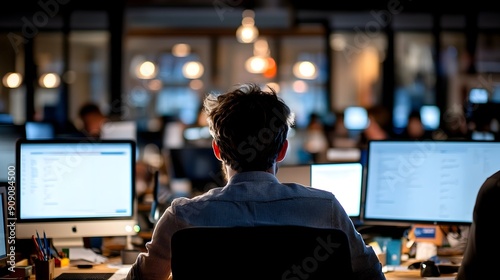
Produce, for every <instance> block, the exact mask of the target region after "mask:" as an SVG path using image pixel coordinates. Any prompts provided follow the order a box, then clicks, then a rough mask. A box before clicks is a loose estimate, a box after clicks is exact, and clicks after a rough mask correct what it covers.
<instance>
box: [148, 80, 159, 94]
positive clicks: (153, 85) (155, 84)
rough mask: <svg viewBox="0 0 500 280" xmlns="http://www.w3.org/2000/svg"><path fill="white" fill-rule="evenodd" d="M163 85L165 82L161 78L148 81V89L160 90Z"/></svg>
mask: <svg viewBox="0 0 500 280" xmlns="http://www.w3.org/2000/svg"><path fill="white" fill-rule="evenodd" d="M162 86H163V83H162V82H161V80H159V79H154V80H151V81H149V82H148V89H149V90H152V91H159V90H160V89H161V88H162Z"/></svg>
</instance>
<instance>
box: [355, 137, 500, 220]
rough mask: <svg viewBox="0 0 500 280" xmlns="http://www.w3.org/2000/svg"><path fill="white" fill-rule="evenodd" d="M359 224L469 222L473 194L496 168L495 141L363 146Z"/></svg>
mask: <svg viewBox="0 0 500 280" xmlns="http://www.w3.org/2000/svg"><path fill="white" fill-rule="evenodd" d="M368 145H369V146H368V163H367V166H366V186H365V188H366V190H365V191H366V195H365V202H364V207H363V208H362V209H363V214H362V219H363V223H377V224H384V223H388V224H404V225H412V224H456V225H469V224H470V223H472V213H473V208H474V203H475V200H476V196H477V192H478V190H479V188H480V186H481V185H482V183H483V182H484V181H485V180H486V178H488V177H489V176H490V175H492V174H493V173H494V172H496V171H497V170H498V167H499V166H500V157H499V156H498V155H500V142H490V141H465V140H464V141H458V140H457V141H452V140H446V141H445V140H442V141H433V140H426V141H411V140H407V141H406V140H399V141H391V140H377V141H370V142H369V144H368Z"/></svg>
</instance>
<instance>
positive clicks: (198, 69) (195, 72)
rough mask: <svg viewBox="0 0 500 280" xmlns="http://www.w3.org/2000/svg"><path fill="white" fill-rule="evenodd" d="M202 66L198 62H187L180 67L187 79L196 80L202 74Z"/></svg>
mask: <svg viewBox="0 0 500 280" xmlns="http://www.w3.org/2000/svg"><path fill="white" fill-rule="evenodd" d="M204 71H205V70H204V68H203V64H201V63H200V62H198V61H189V62H186V64H184V66H182V74H183V75H184V77H186V78H187V79H198V78H200V77H201V76H202V75H203V72H204Z"/></svg>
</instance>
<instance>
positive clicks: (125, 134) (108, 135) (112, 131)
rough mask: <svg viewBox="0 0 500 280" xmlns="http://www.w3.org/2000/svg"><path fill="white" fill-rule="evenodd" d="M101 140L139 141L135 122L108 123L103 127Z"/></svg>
mask: <svg viewBox="0 0 500 280" xmlns="http://www.w3.org/2000/svg"><path fill="white" fill-rule="evenodd" d="M101 139H127V140H134V141H137V124H136V122H135V121H108V122H105V123H104V124H103V125H102V127H101Z"/></svg>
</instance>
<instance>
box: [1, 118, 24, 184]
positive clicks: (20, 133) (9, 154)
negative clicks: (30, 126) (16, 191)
mask: <svg viewBox="0 0 500 280" xmlns="http://www.w3.org/2000/svg"><path fill="white" fill-rule="evenodd" d="M25 136H26V134H25V133H24V126H23V125H14V124H0V185H5V184H6V183H7V181H8V180H7V176H8V175H7V170H8V168H9V166H13V167H15V164H16V141H17V139H20V138H24V137H25Z"/></svg>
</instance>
